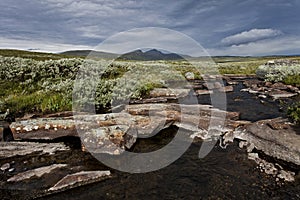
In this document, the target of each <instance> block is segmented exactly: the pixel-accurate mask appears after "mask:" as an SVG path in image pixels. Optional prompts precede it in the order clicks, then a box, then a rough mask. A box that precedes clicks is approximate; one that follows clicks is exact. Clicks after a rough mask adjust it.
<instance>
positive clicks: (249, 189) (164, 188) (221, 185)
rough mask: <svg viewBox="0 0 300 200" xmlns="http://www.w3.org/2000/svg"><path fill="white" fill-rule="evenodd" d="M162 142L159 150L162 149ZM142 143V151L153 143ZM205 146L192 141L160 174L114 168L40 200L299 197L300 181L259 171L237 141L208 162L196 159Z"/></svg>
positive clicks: (218, 148) (210, 155)
mask: <svg viewBox="0 0 300 200" xmlns="http://www.w3.org/2000/svg"><path fill="white" fill-rule="evenodd" d="M166 131H170V132H171V131H172V132H174V130H172V129H170V130H165V132H166ZM161 139H162V140H161V142H160V143H156V146H157V147H161V145H163V143H164V139H163V138H161ZM165 140H169V139H167V138H166V139H165ZM139 143H140V144H137V145H136V146H135V148H140V149H138V150H137V151H140V150H144V148H145V145H148V144H149V145H150V146H153V145H154V143H153V142H149V143H148V144H147V142H146V141H140V142H139ZM200 147H201V142H196V143H193V144H192V145H191V147H190V148H189V150H188V151H187V152H186V153H185V154H184V155H183V156H182V157H181V158H180V159H178V160H177V161H175V162H174V163H173V164H171V165H170V166H168V167H166V168H163V169H161V170H158V171H155V172H150V173H144V174H130V173H123V172H119V171H114V170H112V173H113V174H114V175H113V178H111V179H108V180H105V181H103V182H99V183H96V184H92V185H87V186H84V187H80V188H76V189H72V190H68V191H67V192H63V193H59V194H55V195H51V196H48V197H43V198H41V199H78V200H81V199H270V198H274V199H297V191H300V184H299V183H294V185H284V186H280V185H278V184H277V183H276V182H275V178H273V177H269V176H267V175H266V174H264V173H261V172H259V170H258V169H257V168H256V164H255V163H253V162H251V161H250V160H248V158H247V156H246V153H245V151H244V150H242V149H239V148H237V144H236V143H235V144H233V145H230V146H229V147H228V148H227V149H225V150H224V149H221V148H220V147H219V146H218V145H216V146H215V148H214V149H213V150H212V151H211V152H210V154H209V155H208V156H206V157H205V158H203V159H199V158H198V156H197V155H198V151H199V149H200ZM96 163H97V162H96V161H95V164H96ZM100 166H101V164H100V163H99V167H100ZM298 197H299V196H298Z"/></svg>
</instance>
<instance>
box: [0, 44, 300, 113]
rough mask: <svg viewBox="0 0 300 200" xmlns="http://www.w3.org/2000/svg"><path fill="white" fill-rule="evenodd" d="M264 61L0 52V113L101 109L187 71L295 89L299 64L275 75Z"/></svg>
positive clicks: (178, 78)
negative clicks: (258, 76) (255, 77)
mask: <svg viewBox="0 0 300 200" xmlns="http://www.w3.org/2000/svg"><path fill="white" fill-rule="evenodd" d="M267 59H269V58H250V57H249V58H245V57H237V58H236V57H217V58H214V60H215V61H216V62H217V64H214V63H213V62H211V60H209V59H208V58H207V59H203V60H199V59H194V60H192V61H190V62H187V61H184V60H176V61H164V60H161V61H114V62H113V63H109V61H108V60H103V59H99V58H98V59H94V60H91V59H83V58H81V57H70V56H66V55H60V54H47V53H32V52H27V51H18V50H0V88H1V90H0V110H1V111H4V110H6V109H7V108H9V109H10V111H11V113H12V114H13V115H14V116H22V115H24V114H25V113H53V112H58V111H65V110H71V109H72V107H73V106H75V107H76V106H77V107H79V108H80V107H82V106H89V105H95V107H96V109H97V110H98V111H105V110H107V109H108V108H110V106H112V104H113V102H122V101H128V100H129V99H130V98H141V97H144V96H147V95H148V94H149V92H150V91H151V90H153V89H154V88H156V87H172V86H170V85H168V81H167V80H171V81H173V84H174V80H175V82H176V81H178V82H180V81H182V80H185V78H184V76H185V74H186V73H189V74H193V77H194V78H196V79H201V78H202V77H201V74H216V73H217V74H218V73H220V74H255V72H264V78H265V79H266V80H269V81H283V82H285V83H287V84H294V85H299V83H300V80H299V79H300V76H299V66H298V67H295V68H288V69H287V68H284V70H281V69H278V70H277V71H278V73H277V72H276V73H274V69H273V71H268V70H269V69H266V68H263V67H262V64H263V63H265V62H266V61H267ZM258 66H260V67H258ZM217 69H218V70H219V71H217ZM276 69H277V68H276ZM282 69H283V68H282ZM285 70H286V71H287V72H284V71H285ZM271 72H272V73H271ZM74 86H76V87H75V88H74ZM180 87H184V86H183V85H180ZM292 113H293V112H292ZM292 115H293V114H292Z"/></svg>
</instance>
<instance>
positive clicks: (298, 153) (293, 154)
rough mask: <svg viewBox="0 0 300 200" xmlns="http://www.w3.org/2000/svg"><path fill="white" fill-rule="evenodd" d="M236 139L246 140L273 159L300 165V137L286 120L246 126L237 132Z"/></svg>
mask: <svg viewBox="0 0 300 200" xmlns="http://www.w3.org/2000/svg"><path fill="white" fill-rule="evenodd" d="M270 124H271V125H270ZM275 124H276V125H275ZM234 138H237V139H241V140H246V141H247V142H249V143H250V144H252V145H253V146H254V147H255V148H256V149H257V150H261V151H263V152H264V153H265V154H267V155H269V156H271V157H275V158H278V159H281V160H284V161H286V162H291V163H294V164H296V165H300V135H299V133H298V134H297V132H296V130H295V129H293V128H292V127H291V126H290V125H289V123H288V122H286V120H283V119H280V118H276V119H269V120H261V121H258V122H255V123H252V124H248V125H245V126H244V127H240V128H238V129H237V130H236V131H235V133H234Z"/></svg>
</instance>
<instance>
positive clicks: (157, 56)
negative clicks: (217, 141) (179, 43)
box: [61, 49, 186, 61]
mask: <svg viewBox="0 0 300 200" xmlns="http://www.w3.org/2000/svg"><path fill="white" fill-rule="evenodd" d="M61 54H63V55H69V56H83V57H86V56H90V57H97V58H107V59H111V58H118V59H119V60H141V61H147V60H181V59H183V56H181V55H178V54H175V53H163V52H161V51H159V50H157V49H151V50H149V51H145V52H143V51H142V50H140V49H138V50H135V51H132V52H129V53H125V54H122V55H119V54H114V53H107V52H101V51H91V50H75V51H65V52H62V53H61ZM184 57H186V56H184Z"/></svg>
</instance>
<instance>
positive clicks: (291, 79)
mask: <svg viewBox="0 0 300 200" xmlns="http://www.w3.org/2000/svg"><path fill="white" fill-rule="evenodd" d="M283 82H284V83H285V84H288V85H295V86H297V87H300V76H299V75H293V76H287V77H285V78H284V79H283Z"/></svg>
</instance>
